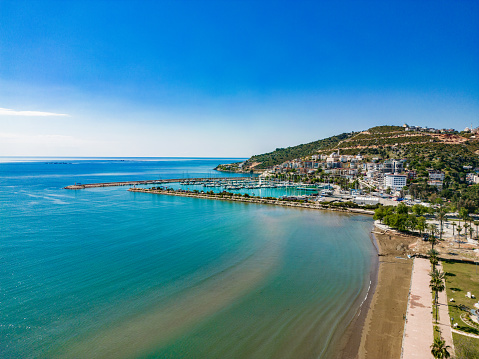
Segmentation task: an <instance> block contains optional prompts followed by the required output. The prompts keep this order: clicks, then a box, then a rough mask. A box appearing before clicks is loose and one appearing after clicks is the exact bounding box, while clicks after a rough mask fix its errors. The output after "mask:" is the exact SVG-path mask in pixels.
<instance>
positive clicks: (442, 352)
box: [431, 337, 451, 359]
mask: <svg viewBox="0 0 479 359" xmlns="http://www.w3.org/2000/svg"><path fill="white" fill-rule="evenodd" d="M449 350H451V348H450V346H449V345H446V342H445V341H444V340H443V339H442V338H441V337H439V338H435V339H434V343H432V345H431V354H432V355H433V356H434V358H437V359H443V358H444V359H446V358H450V357H451V353H449Z"/></svg>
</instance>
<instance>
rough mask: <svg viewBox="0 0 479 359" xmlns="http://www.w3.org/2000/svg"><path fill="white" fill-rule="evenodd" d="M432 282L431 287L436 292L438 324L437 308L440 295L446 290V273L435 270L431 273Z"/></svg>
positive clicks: (435, 302) (435, 303) (435, 301)
mask: <svg viewBox="0 0 479 359" xmlns="http://www.w3.org/2000/svg"><path fill="white" fill-rule="evenodd" d="M430 276H431V281H430V282H429V287H430V288H431V289H432V290H433V291H434V292H435V296H434V305H435V306H436V323H437V307H438V294H439V292H442V291H443V290H444V288H445V287H444V282H443V280H444V272H440V271H438V270H437V269H434V270H433V271H432V272H431V273H430Z"/></svg>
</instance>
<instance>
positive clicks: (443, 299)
mask: <svg viewBox="0 0 479 359" xmlns="http://www.w3.org/2000/svg"><path fill="white" fill-rule="evenodd" d="M437 267H438V269H439V270H441V271H444V269H443V268H442V266H441V264H439V265H438V266H437ZM447 303H448V302H447V294H446V289H444V291H442V292H440V293H439V320H438V324H437V325H438V326H439V328H440V329H441V336H442V338H443V339H444V340H445V341H446V345H449V346H450V347H451V350H449V354H451V355H454V343H453V342H452V330H451V319H450V317H449V306H448V305H447ZM456 319H459V318H454V320H456Z"/></svg>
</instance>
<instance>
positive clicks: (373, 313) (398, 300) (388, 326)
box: [348, 226, 417, 359]
mask: <svg viewBox="0 0 479 359" xmlns="http://www.w3.org/2000/svg"><path fill="white" fill-rule="evenodd" d="M372 236H373V238H374V239H375V242H376V244H377V251H378V275H377V282H376V287H375V290H374V293H373V295H372V298H371V301H370V303H369V306H368V309H367V315H366V318H365V320H364V324H363V326H362V328H361V331H360V337H361V342H360V345H359V348H358V350H357V352H356V356H350V357H348V358H359V359H364V358H366V359H375V358H396V359H399V358H400V357H401V352H402V340H403V332H404V324H405V315H406V311H407V303H408V298H409V289H410V284H411V274H412V264H413V259H412V258H411V259H408V258H407V254H412V253H410V252H409V250H408V247H409V246H410V245H411V244H412V243H414V242H416V241H417V238H415V237H403V236H398V235H396V234H394V233H392V232H391V233H386V232H385V233H381V232H379V229H378V228H377V227H376V226H374V233H372Z"/></svg>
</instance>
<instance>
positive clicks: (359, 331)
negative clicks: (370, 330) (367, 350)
mask: <svg viewBox="0 0 479 359" xmlns="http://www.w3.org/2000/svg"><path fill="white" fill-rule="evenodd" d="M373 227H374V226H373ZM370 238H371V242H372V243H373V245H374V248H375V249H376V251H375V253H372V254H371V256H372V258H371V259H372V261H371V268H370V271H369V273H370V275H369V282H370V284H369V288H368V291H367V293H366V297H365V298H364V299H363V302H362V303H361V304H360V306H359V308H358V311H357V312H356V313H355V315H354V318H353V319H352V320H351V322H350V323H349V324H348V325H347V327H346V330H345V331H344V334H343V335H342V336H341V338H339V340H338V341H337V343H336V345H335V346H336V350H333V351H332V352H333V355H332V357H333V358H337V359H357V358H362V357H360V355H359V350H360V347H361V343H362V341H363V340H364V328H365V326H366V320H367V318H368V314H369V312H370V311H371V309H372V307H371V303H372V301H373V298H374V296H375V295H377V294H376V288H377V284H378V276H379V260H378V258H379V256H378V254H379V250H378V245H377V240H376V237H375V236H374V233H372V232H371V233H370Z"/></svg>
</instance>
